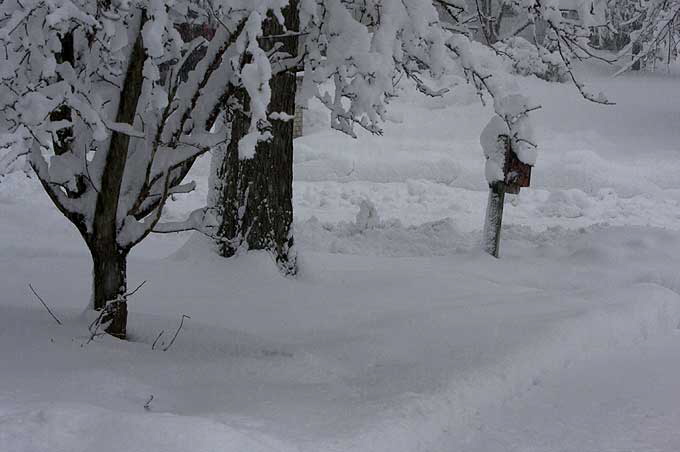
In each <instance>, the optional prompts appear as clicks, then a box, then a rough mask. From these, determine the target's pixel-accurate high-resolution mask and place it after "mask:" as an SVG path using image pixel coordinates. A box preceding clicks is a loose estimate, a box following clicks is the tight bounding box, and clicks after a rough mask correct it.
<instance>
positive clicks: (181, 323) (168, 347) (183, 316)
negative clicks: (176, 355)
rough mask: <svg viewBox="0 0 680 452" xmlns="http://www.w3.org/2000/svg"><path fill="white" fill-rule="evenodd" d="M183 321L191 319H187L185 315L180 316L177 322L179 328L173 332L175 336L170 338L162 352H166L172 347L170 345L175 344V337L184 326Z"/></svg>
mask: <svg viewBox="0 0 680 452" xmlns="http://www.w3.org/2000/svg"><path fill="white" fill-rule="evenodd" d="M184 319H191V317H189V316H188V315H186V314H182V318H181V319H180V321H179V326H178V327H177V331H175V335H174V336H172V339H171V340H170V343H169V344H168V346H167V347H165V348H164V349H163V351H164V352H167V351H168V350H169V349H170V347H172V344H174V343H175V339H177V335H178V334H179V332H180V331H181V330H182V326H183V325H184Z"/></svg>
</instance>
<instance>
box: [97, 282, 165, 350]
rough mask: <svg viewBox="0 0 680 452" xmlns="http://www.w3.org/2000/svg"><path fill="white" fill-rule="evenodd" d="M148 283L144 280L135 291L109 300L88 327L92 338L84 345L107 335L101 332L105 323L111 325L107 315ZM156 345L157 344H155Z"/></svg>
mask: <svg viewBox="0 0 680 452" xmlns="http://www.w3.org/2000/svg"><path fill="white" fill-rule="evenodd" d="M146 283H147V280H144V281H142V282H141V284H139V285H138V286H137V287H135V289H134V290H132V291H130V292H128V293H126V294H123V295H121V296H119V297H118V298H114V299H113V300H109V301H107V302H106V306H105V307H104V309H102V310H101V311H99V315H98V316H97V318H95V319H94V320H93V321H92V323H90V325H89V326H88V327H87V329H88V330H89V331H90V337H89V338H88V339H87V342H86V343H85V344H84V345H87V344H89V343H90V342H92V341H93V340H94V338H95V337H97V336H101V335H103V334H106V333H101V332H100V330H101V329H102V326H103V327H104V328H103V329H104V330H105V329H106V325H103V324H104V323H107V324H108V323H109V320H107V319H105V318H106V315H107V314H110V313H111V309H113V307H114V306H115V304H116V303H120V302H121V301H127V299H128V297H131V296H132V295H134V294H136V293H137V291H138V290H139V289H141V288H142V286H144V284H146ZM154 343H155V342H154Z"/></svg>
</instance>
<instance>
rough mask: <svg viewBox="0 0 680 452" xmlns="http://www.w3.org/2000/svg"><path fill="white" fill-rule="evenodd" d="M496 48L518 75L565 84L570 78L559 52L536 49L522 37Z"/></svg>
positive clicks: (501, 43)
mask: <svg viewBox="0 0 680 452" xmlns="http://www.w3.org/2000/svg"><path fill="white" fill-rule="evenodd" d="M494 47H495V48H496V50H498V52H499V53H500V54H501V55H502V56H503V57H505V58H506V59H507V60H508V61H509V63H510V65H511V67H512V70H513V72H514V73H516V74H519V75H523V76H527V75H535V76H536V77H538V78H540V79H543V80H545V81H548V82H565V81H567V79H568V78H569V75H568V72H567V68H566V66H565V64H564V61H563V60H562V58H560V56H559V54H558V53H557V52H555V51H553V52H551V51H550V50H548V49H546V48H544V47H536V46H535V45H533V44H531V43H530V42H529V41H527V40H526V39H524V38H522V37H520V36H515V37H512V38H509V39H507V40H505V41H501V42H498V43H496V44H495V45H494Z"/></svg>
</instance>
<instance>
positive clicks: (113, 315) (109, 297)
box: [87, 15, 146, 339]
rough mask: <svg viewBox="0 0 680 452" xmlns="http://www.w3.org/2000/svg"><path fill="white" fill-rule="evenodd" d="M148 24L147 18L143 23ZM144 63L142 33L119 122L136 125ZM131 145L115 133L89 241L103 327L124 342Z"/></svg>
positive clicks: (95, 297)
mask: <svg viewBox="0 0 680 452" xmlns="http://www.w3.org/2000/svg"><path fill="white" fill-rule="evenodd" d="M145 21H146V18H145V16H144V15H143V17H142V24H143V23H144V22H145ZM144 60H145V54H144V46H143V43H142V37H141V33H140V35H139V36H138V37H137V40H136V42H135V45H134V47H133V50H132V55H131V56H130V63H129V65H128V68H127V74H126V77H125V84H124V85H123V90H122V92H121V96H120V103H119V104H118V113H117V115H116V122H119V123H122V124H134V116H135V112H136V111H137V102H138V100H139V96H140V95H141V92H142V83H143V79H144V77H143V68H144ZM129 146H130V137H129V136H128V135H126V134H124V133H119V132H114V133H112V135H111V141H110V143H109V149H108V153H107V156H106V162H105V164H104V170H103V173H102V176H101V186H102V189H101V190H99V192H98V194H97V203H96V206H95V212H94V220H93V222H92V223H93V224H92V233H91V235H89V236H88V240H87V241H88V245H89V248H90V253H91V254H92V261H93V268H94V270H93V278H94V280H93V304H94V309H95V310H98V311H101V310H104V311H105V313H104V314H103V315H102V318H101V320H102V324H108V325H107V327H106V330H105V331H106V332H107V333H109V334H111V335H112V336H115V337H118V338H120V339H125V333H126V323H127V299H126V293H127V283H126V261H127V254H128V252H129V249H123V248H121V247H120V246H119V245H118V230H117V227H118V204H119V198H120V189H121V185H122V182H123V177H124V175H125V165H126V163H127V157H128V149H129Z"/></svg>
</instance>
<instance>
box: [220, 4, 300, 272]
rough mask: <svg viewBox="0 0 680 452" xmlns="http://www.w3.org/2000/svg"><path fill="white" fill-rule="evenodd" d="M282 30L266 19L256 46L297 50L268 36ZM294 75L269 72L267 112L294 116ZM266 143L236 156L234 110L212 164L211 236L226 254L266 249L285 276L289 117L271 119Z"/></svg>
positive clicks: (294, 20) (292, 40)
mask: <svg viewBox="0 0 680 452" xmlns="http://www.w3.org/2000/svg"><path fill="white" fill-rule="evenodd" d="M284 15H285V18H286V28H287V30H290V31H295V30H297V29H298V25H299V24H298V12H297V2H296V1H294V2H291V6H289V7H288V8H286V10H284ZM283 33H285V30H284V29H283V27H281V26H280V25H279V24H278V22H277V21H276V20H275V19H274V18H272V17H270V18H269V19H268V20H267V22H266V24H265V26H264V36H265V37H264V38H263V42H262V47H263V48H264V49H265V50H268V49H271V48H272V47H273V46H274V45H275V44H276V43H277V42H279V43H281V44H282V47H281V50H280V51H282V52H285V53H287V54H289V55H291V56H294V55H296V54H297V50H298V49H297V46H298V43H297V38H296V37H294V36H287V37H281V38H277V39H268V38H267V36H274V35H281V34H283ZM296 85H297V84H296V74H295V71H294V70H290V71H285V72H282V73H280V74H277V75H275V76H274V77H273V78H272V80H271V82H270V86H271V89H272V99H271V103H270V106H269V112H282V113H286V114H287V115H289V116H291V117H293V116H294V115H295V95H296V87H297V86H296ZM238 98H239V101H240V102H241V103H242V105H244V106H245V107H246V108H247V106H248V105H249V100H250V99H249V97H248V95H247V93H246V92H245V90H241V91H240V92H239V94H238ZM271 123H272V129H271V133H272V135H273V138H272V139H271V140H270V141H267V142H262V143H259V144H258V145H257V147H256V149H255V156H254V157H253V158H252V159H246V160H241V159H239V153H238V143H239V141H240V140H241V138H242V137H243V136H244V135H245V134H246V133H248V128H249V125H250V118H249V116H248V115H247V114H246V113H243V112H237V113H236V114H235V115H234V117H233V120H232V123H231V141H230V143H229V146H228V147H227V151H226V153H225V154H224V155H223V160H222V161H221V162H215V163H216V168H215V170H214V171H215V174H214V178H215V179H216V182H217V184H218V186H216V187H214V189H215V190H217V191H219V193H216V194H215V196H214V198H213V202H214V203H215V204H216V206H215V207H217V209H218V211H219V217H220V220H221V223H220V225H219V228H218V231H217V236H218V237H219V240H218V251H219V253H220V255H222V256H224V257H231V256H233V255H234V254H236V253H237V252H238V251H239V250H254V249H255V250H268V251H270V252H271V253H272V254H273V255H274V256H275V258H276V261H277V264H278V266H279V269H280V270H281V271H282V272H283V273H284V274H287V275H294V274H295V273H296V272H297V263H296V255H295V250H294V246H293V245H294V239H293V205H292V198H293V121H292V120H290V121H282V120H272V121H271Z"/></svg>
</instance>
